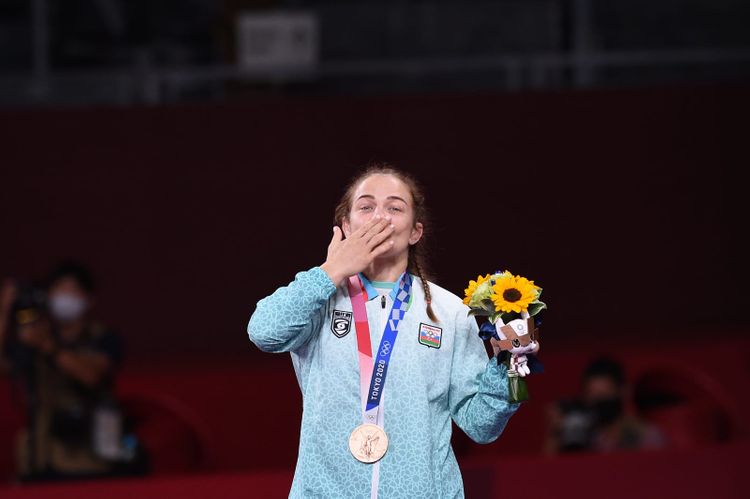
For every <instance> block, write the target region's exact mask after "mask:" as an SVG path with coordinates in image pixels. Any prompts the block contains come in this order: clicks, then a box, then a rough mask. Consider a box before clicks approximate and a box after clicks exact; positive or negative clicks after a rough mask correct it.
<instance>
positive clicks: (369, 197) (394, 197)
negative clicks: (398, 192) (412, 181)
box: [357, 194, 409, 205]
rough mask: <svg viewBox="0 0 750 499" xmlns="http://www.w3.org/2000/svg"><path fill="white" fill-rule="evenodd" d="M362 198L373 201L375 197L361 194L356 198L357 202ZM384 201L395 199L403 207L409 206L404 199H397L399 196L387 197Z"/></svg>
mask: <svg viewBox="0 0 750 499" xmlns="http://www.w3.org/2000/svg"><path fill="white" fill-rule="evenodd" d="M362 198H367V199H373V200H374V199H375V196H373V195H372V194H362V195H361V196H360V197H358V198H357V201H359V200H360V199H362ZM386 199H396V200H398V201H401V202H402V203H404V204H405V205H408V204H409V203H407V202H406V200H405V199H404V198H402V197H399V196H388V197H387V198H386Z"/></svg>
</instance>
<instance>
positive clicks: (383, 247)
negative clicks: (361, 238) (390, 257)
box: [370, 239, 393, 261]
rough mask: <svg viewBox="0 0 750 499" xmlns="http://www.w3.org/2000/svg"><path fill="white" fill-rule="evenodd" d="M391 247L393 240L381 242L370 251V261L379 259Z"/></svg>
mask: <svg viewBox="0 0 750 499" xmlns="http://www.w3.org/2000/svg"><path fill="white" fill-rule="evenodd" d="M392 247H393V239H388V240H386V241H383V242H382V243H380V244H379V245H377V246H375V248H373V249H372V252H371V253H370V258H371V261H372V260H374V259H375V258H377V257H379V256H380V255H382V254H383V253H385V252H386V251H388V250H389V249H391V248H392Z"/></svg>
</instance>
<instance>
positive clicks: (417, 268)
mask: <svg viewBox="0 0 750 499" xmlns="http://www.w3.org/2000/svg"><path fill="white" fill-rule="evenodd" d="M421 256H422V255H420V254H419V251H418V250H417V248H409V260H410V261H409V267H410V268H413V269H414V272H415V273H416V274H417V276H418V277H419V280H420V281H421V282H422V290H423V291H424V301H425V302H426V303H427V317H429V318H430V320H432V321H434V322H440V320H438V318H437V316H436V315H435V312H434V311H433V310H432V294H431V293H430V284H429V283H428V282H427V278H426V277H425V275H424V272H423V271H422V264H421V263H420V260H421V259H422V258H420V257H421Z"/></svg>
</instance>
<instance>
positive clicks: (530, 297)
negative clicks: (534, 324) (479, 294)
mask: <svg viewBox="0 0 750 499" xmlns="http://www.w3.org/2000/svg"><path fill="white" fill-rule="evenodd" d="M540 289H541V288H540V287H539V286H535V285H534V281H530V280H528V279H526V278H525V277H521V276H514V275H513V274H510V273H504V274H503V275H502V276H501V277H500V278H496V279H495V284H494V285H493V286H492V301H493V303H494V304H495V310H496V311H497V312H518V313H520V312H521V311H523V310H527V309H528V308H529V304H530V303H531V302H533V301H534V300H536V299H537V297H538V294H539V293H538V291H539V290H540Z"/></svg>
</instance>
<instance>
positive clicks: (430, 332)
mask: <svg viewBox="0 0 750 499" xmlns="http://www.w3.org/2000/svg"><path fill="white" fill-rule="evenodd" d="M442 338H443V330H442V329H441V328H439V327H435V326H430V325H429V324H423V323H421V322H420V323H419V342H420V343H421V344H423V345H425V346H428V347H431V348H440V341H441V340H442Z"/></svg>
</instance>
